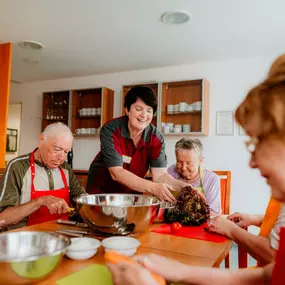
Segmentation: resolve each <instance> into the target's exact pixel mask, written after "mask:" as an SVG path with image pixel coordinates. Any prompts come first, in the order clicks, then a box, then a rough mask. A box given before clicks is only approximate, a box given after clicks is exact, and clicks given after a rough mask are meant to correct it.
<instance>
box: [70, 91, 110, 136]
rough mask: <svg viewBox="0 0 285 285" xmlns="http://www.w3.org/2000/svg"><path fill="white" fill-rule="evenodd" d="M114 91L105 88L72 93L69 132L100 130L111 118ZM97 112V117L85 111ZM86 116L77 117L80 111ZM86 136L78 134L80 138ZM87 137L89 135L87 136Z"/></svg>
mask: <svg viewBox="0 0 285 285" xmlns="http://www.w3.org/2000/svg"><path fill="white" fill-rule="evenodd" d="M113 107H114V91H113V90H111V89H108V88H106V87H102V88H94V89H82V90H73V91H72V121H71V130H72V132H73V133H76V130H78V129H82V128H83V129H90V128H96V129H98V128H101V127H102V126H103V125H104V124H105V123H106V122H107V121H109V120H111V119H112V118H113ZM91 109H92V110H95V109H96V110H98V109H99V112H100V115H99V114H98V113H99V112H97V115H90V113H89V114H88V113H87V111H90V110H91ZM83 110H84V112H85V113H87V114H85V115H79V114H80V112H81V111H83ZM82 135H86V134H80V136H82ZM88 135H89V134H88Z"/></svg>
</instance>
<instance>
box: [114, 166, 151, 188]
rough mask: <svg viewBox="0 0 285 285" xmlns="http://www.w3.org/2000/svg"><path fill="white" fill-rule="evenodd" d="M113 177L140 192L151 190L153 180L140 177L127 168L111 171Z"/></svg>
mask: <svg viewBox="0 0 285 285" xmlns="http://www.w3.org/2000/svg"><path fill="white" fill-rule="evenodd" d="M110 173H111V176H112V178H113V179H114V180H115V181H117V182H119V183H120V184H123V185H125V186H127V187H128V188H130V189H131V190H135V191H138V192H142V193H143V192H149V190H150V189H151V186H152V185H153V182H151V181H148V180H146V179H144V178H140V177H138V176H137V175H135V174H133V173H132V172H130V171H128V170H125V169H123V168H122V169H117V170H115V171H110Z"/></svg>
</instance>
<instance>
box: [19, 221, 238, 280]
mask: <svg viewBox="0 0 285 285" xmlns="http://www.w3.org/2000/svg"><path fill="white" fill-rule="evenodd" d="M158 226H160V224H154V225H152V226H151V227H150V228H149V230H148V231H146V232H144V233H141V234H138V235H137V236H135V237H136V238H137V239H138V240H139V241H140V243H141V245H140V246H139V248H138V251H137V253H136V254H143V255H144V254H150V253H155V254H159V255H162V256H165V257H168V258H173V259H175V260H177V261H180V262H183V263H186V264H189V265H190V264H191V265H199V266H206V267H219V265H220V264H221V262H222V261H223V260H224V258H225V257H226V256H227V254H228V253H229V250H230V248H231V247H232V244H233V242H232V241H231V240H230V239H227V240H225V241H224V242H220V243H216V242H209V241H204V240H198V239H192V238H184V237H178V236H173V235H165V234H159V233H154V232H151V231H152V229H154V228H155V227H158ZM60 228H70V229H78V230H80V228H76V227H74V226H67V225H62V224H57V223H56V222H55V221H54V222H48V223H42V224H38V225H34V226H30V227H24V228H20V229H17V230H14V231H50V232H55V231H56V230H57V229H60ZM81 230H82V228H81ZM89 237H94V236H89ZM94 238H96V237H94ZM99 239H100V238H99ZM104 263H105V261H104V249H103V248H102V247H100V248H99V251H98V252H97V254H96V255H95V256H94V257H93V258H90V259H88V260H71V259H69V258H67V257H65V256H64V257H63V259H62V261H61V263H60V264H59V266H58V268H57V270H56V271H55V272H53V273H52V274H51V275H50V276H49V277H48V278H47V279H45V280H43V281H40V282H38V283H37V284H39V285H54V284H56V282H57V281H58V280H60V279H62V278H64V277H66V276H68V275H70V274H72V273H74V272H77V271H80V270H82V269H84V268H86V267H88V266H89V265H91V264H104Z"/></svg>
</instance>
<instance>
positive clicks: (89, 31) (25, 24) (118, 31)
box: [0, 0, 285, 82]
mask: <svg viewBox="0 0 285 285" xmlns="http://www.w3.org/2000/svg"><path fill="white" fill-rule="evenodd" d="M170 10H188V11H189V12H190V13H191V14H192V16H193V19H192V21H191V22H190V23H188V24H184V25H180V26H171V25H166V24H163V23H162V22H161V21H160V16H161V14H162V13H164V12H166V11H170ZM284 11H285V1H284V0H119V1H118V0H46V1H45V0H21V1H19V0H0V41H1V42H12V43H14V46H13V65H12V79H13V80H15V81H20V82H27V81H36V80H46V79H54V78H61V77H71V76H84V75H90V74H98V73H109V72H118V71H126V70H135V69H147V68H154V67H162V66H170V65H179V64H187V63H191V62H194V61H208V60H219V59H225V58H236V57H250V56H262V55H269V54H270V55H277V54H278V53H281V52H283V51H284V50H285V16H284ZM21 40H35V41H40V42H41V43H42V44H43V45H44V49H43V50H40V51H27V50H23V49H21V48H20V47H19V46H17V44H16V43H17V42H19V41H21ZM25 58H29V59H35V60H39V61H40V63H39V64H36V65H33V64H27V63H24V62H23V61H22V60H23V59H25Z"/></svg>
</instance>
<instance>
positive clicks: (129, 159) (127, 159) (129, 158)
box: [122, 155, 132, 163]
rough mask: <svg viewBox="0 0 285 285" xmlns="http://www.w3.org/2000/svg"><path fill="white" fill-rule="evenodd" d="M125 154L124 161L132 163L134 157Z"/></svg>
mask: <svg viewBox="0 0 285 285" xmlns="http://www.w3.org/2000/svg"><path fill="white" fill-rule="evenodd" d="M122 156H123V162H125V163H131V160H132V158H131V157H130V156H127V155H122Z"/></svg>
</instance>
